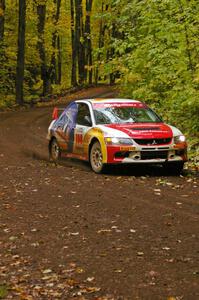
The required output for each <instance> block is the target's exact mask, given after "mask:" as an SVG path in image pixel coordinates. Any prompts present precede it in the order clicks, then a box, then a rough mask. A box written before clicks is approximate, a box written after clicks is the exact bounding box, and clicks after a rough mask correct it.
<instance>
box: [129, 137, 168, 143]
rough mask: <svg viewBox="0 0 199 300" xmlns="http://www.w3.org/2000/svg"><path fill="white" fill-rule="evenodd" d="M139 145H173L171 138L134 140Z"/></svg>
mask: <svg viewBox="0 0 199 300" xmlns="http://www.w3.org/2000/svg"><path fill="white" fill-rule="evenodd" d="M134 141H135V142H136V143H137V144H139V145H163V144H169V143H171V138H164V139H134Z"/></svg>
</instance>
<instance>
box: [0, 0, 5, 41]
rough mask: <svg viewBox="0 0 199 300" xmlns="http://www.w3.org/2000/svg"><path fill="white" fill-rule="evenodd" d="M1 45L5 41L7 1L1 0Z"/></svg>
mask: <svg viewBox="0 0 199 300" xmlns="http://www.w3.org/2000/svg"><path fill="white" fill-rule="evenodd" d="M0 11H1V13H0V43H1V42H2V41H3V37H4V21H5V17H4V14H5V0H0Z"/></svg>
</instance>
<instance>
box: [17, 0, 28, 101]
mask: <svg viewBox="0 0 199 300" xmlns="http://www.w3.org/2000/svg"><path fill="white" fill-rule="evenodd" d="M25 28H26V0H19V25H18V50H17V70H16V103H18V104H19V105H22V104H23V103H24V95H23V82H24V65H25Z"/></svg>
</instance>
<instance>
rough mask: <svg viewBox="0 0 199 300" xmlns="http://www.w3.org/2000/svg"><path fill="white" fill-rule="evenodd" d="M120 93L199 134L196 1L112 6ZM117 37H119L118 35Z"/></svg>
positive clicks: (124, 2) (198, 11) (116, 3)
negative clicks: (149, 105) (146, 103)
mask: <svg viewBox="0 0 199 300" xmlns="http://www.w3.org/2000/svg"><path fill="white" fill-rule="evenodd" d="M112 2H113V4H114V6H113V7H112V10H113V13H112V23H114V24H116V27H117V28H118V34H117V36H115V37H114V39H113V40H112V43H113V46H114V49H115V52H114V53H115V54H114V57H113V58H112V59H111V60H110V61H109V65H111V66H112V67H117V68H118V70H120V73H121V74H122V81H121V86H122V94H123V95H124V96H127V97H133V98H137V99H142V100H144V101H147V102H149V103H150V104H152V105H154V106H155V107H156V109H158V110H159V111H160V112H161V114H162V115H163V116H164V117H166V119H168V120H169V121H170V122H171V123H173V124H178V126H180V127H181V128H182V129H183V130H185V132H187V133H191V134H193V135H196V134H198V132H199V93H198V91H199V56H198V52H199V43H198V35H197V32H198V30H199V28H198V27H199V25H198V22H197V20H198V17H199V7H198V5H197V1H194V0H191V1H183V0H178V1H172V0H164V1H153V0H149V1H138V0H134V1H131V2H130V1H128V0H117V1H112ZM121 33H122V35H121Z"/></svg>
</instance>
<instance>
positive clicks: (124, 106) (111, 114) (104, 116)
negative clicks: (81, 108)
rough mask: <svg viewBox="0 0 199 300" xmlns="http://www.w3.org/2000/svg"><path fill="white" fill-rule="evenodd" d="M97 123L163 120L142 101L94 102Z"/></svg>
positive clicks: (156, 121) (154, 121) (157, 121)
mask: <svg viewBox="0 0 199 300" xmlns="http://www.w3.org/2000/svg"><path fill="white" fill-rule="evenodd" d="M93 111H94V116H95V121H96V124H98V125H100V124H115V123H116V124H126V123H160V122H162V120H161V119H160V118H159V117H158V116H157V115H156V113H155V112H153V111H152V110H151V109H150V108H148V107H147V106H146V105H145V104H142V103H139V102H138V103H94V104H93Z"/></svg>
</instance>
